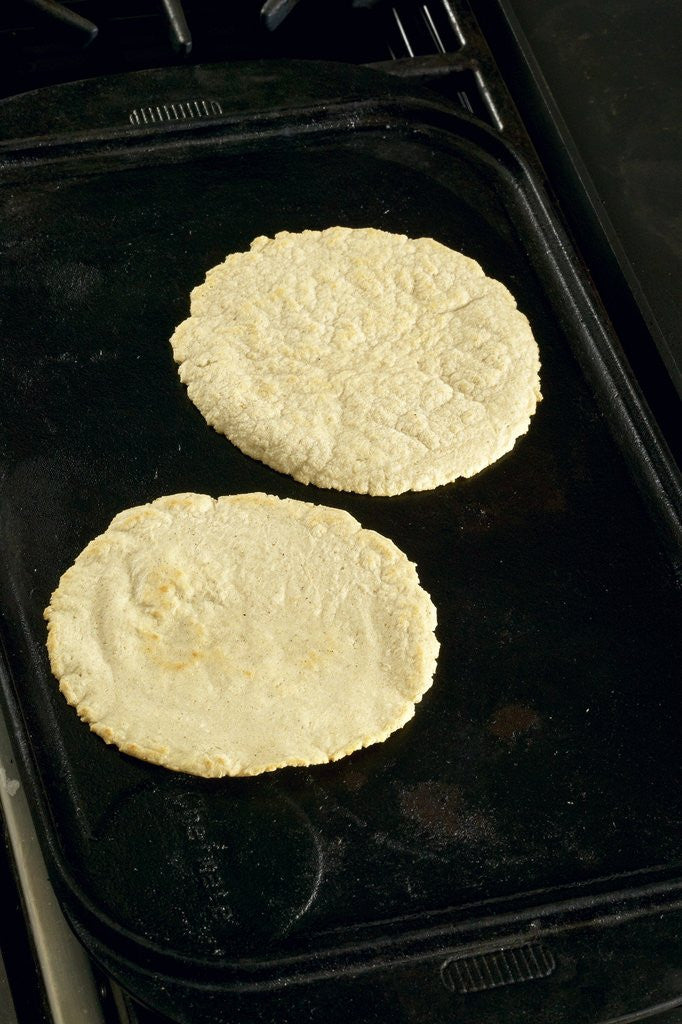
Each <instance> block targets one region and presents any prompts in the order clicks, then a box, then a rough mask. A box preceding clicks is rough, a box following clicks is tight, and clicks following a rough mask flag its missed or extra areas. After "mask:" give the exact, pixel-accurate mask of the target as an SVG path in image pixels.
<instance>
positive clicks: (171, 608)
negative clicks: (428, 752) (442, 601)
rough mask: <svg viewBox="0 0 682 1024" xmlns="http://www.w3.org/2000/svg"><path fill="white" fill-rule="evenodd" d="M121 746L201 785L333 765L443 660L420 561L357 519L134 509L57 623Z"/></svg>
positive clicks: (396, 722)
mask: <svg viewBox="0 0 682 1024" xmlns="http://www.w3.org/2000/svg"><path fill="white" fill-rule="evenodd" d="M45 617H46V619H47V620H48V622H49V626H48V629H49V636H48V645H47V646H48V651H49V655H50V662H51V666H52V671H53V672H54V674H55V676H56V677H57V678H58V679H59V685H60V689H61V691H62V693H63V694H64V696H65V697H66V699H67V701H68V702H69V704H72V705H74V706H75V708H76V710H77V711H78V714H79V715H80V717H81V718H82V719H83V720H84V721H86V722H88V723H89V724H90V728H91V729H93V730H94V731H95V732H96V733H98V734H99V735H100V736H101V737H102V738H103V739H104V740H106V741H107V743H115V744H116V746H118V747H119V748H120V749H121V750H122V751H124V752H125V753H126V754H132V755H133V756H135V757H139V758H142V759H144V760H146V761H152V762H154V763H155V764H159V765H164V766H165V767H166V768H172V769H175V770H176V771H184V772H190V773H192V774H195V775H205V776H222V775H258V774H259V773H261V772H267V771H273V770H274V769H276V768H281V767H283V766H285V765H310V764H318V763H321V762H325V761H334V760H337V759H338V758H341V757H344V756H345V755H346V754H350V753H352V752H353V751H354V750H358V749H359V748H360V747H365V746H367V745H368V744H370V743H378V742H380V741H381V740H384V739H386V737H387V736H388V735H389V734H390V733H392V732H393V731H394V730H396V729H399V728H400V727H401V726H402V725H404V724H405V722H407V721H408V719H410V718H411V717H412V715H413V714H414V705H415V703H416V702H417V701H419V700H421V697H422V695H423V694H424V692H425V691H426V690H427V689H428V688H429V687H430V685H431V682H432V677H433V673H434V670H435V665H436V658H437V654H438V641H437V640H436V637H435V635H434V629H435V626H436V611H435V608H434V606H433V604H432V603H431V600H430V598H429V596H428V594H427V593H426V592H425V591H424V590H423V589H422V588H421V587H420V585H419V581H418V579H417V573H416V570H415V567H414V565H413V564H412V562H410V561H409V560H408V559H407V557H406V556H405V555H404V554H403V553H402V552H401V551H400V550H399V549H398V548H397V547H396V546H395V544H393V543H392V542H391V541H390V540H387V539H386V538H385V537H382V536H381V535H380V534H378V533H374V532H373V531H371V530H365V529H363V528H362V527H361V526H360V524H359V523H358V522H357V521H356V520H355V519H353V517H352V516H350V515H349V514H348V513H347V512H343V511H340V510H339V509H332V508H326V507H324V506H320V505H313V504H309V503H307V502H301V501H293V500H289V499H287V500H281V499H279V498H275V497H272V496H270V495H266V494H240V495H235V496H231V497H222V498H218V499H217V500H216V499H213V498H211V497H208V496H207V495H205V494H175V495H171V496H168V497H163V498H158V499H157V500H156V501H153V502H152V503H151V504H149V505H142V506H139V507H137V508H132V509H128V510H127V511H125V512H121V513H120V514H119V515H117V516H116V518H115V519H114V520H113V522H112V523H111V525H110V526H109V528H108V529H107V530H106V531H105V532H104V533H103V534H102V535H101V536H99V537H97V538H96V539H95V540H93V541H92V542H91V543H90V544H88V546H87V547H86V548H85V550H84V551H83V552H82V553H81V554H80V555H79V556H78V558H77V559H76V561H75V563H74V565H73V566H72V567H71V568H70V569H68V570H67V572H66V573H65V574H64V575H63V576H62V578H61V581H60V583H59V586H58V587H57V589H56V591H55V592H54V594H53V595H52V600H51V603H50V606H49V607H48V608H47V610H46V612H45Z"/></svg>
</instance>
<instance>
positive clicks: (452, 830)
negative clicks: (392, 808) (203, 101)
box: [400, 782, 463, 836]
mask: <svg viewBox="0 0 682 1024" xmlns="http://www.w3.org/2000/svg"><path fill="white" fill-rule="evenodd" d="M400 810H401V811H402V813H403V814H404V815H405V817H407V818H412V820H413V821H416V822H418V823H419V824H420V825H422V826H423V827H424V828H426V829H428V830H429V831H430V832H437V833H438V832H440V833H443V834H444V835H447V836H454V835H456V834H457V833H458V832H459V830H460V827H461V823H462V811H463V807H462V793H461V791H460V789H459V786H453V785H449V784H448V783H445V782H419V783H417V785H416V786H410V787H409V788H406V789H404V790H403V791H402V792H401V794H400Z"/></svg>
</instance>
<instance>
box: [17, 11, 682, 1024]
mask: <svg viewBox="0 0 682 1024" xmlns="http://www.w3.org/2000/svg"><path fill="white" fill-rule="evenodd" d="M549 6H551V5H549ZM528 17H529V16H528V11H527V10H526V5H524V4H522V3H520V4H517V5H514V4H508V3H506V0H490V2H483V3H480V4H478V5H475V6H474V10H472V8H471V7H469V6H468V5H467V3H466V2H464V0H428V2H426V3H423V2H413V0H402V2H399V3H393V2H387V0H354V2H351V0H328V2H320V0H299V2H298V3H297V2H295V0H268V2H266V3H265V4H263V5H262V6H261V5H260V4H259V3H254V2H246V0H242V2H234V3H223V4H217V3H215V2H208V0H206V2H201V0H185V2H184V3H182V4H181V3H180V2H178V0H163V2H161V0H124V2H122V3H117V4H111V3H106V2H104V0H79V2H76V0H74V2H72V3H68V4H58V3H55V2H53V0H30V2H28V0H26V2H23V3H20V2H18V0H16V2H14V3H13V4H10V5H8V6H6V7H5V8H4V9H3V12H2V13H1V14H0V69H1V70H0V96H3V97H12V96H16V95H18V94H20V93H23V92H26V91H29V90H33V89H37V88H49V87H51V86H55V85H58V84H60V83H64V82H73V81H76V80H81V79H86V78H100V77H101V76H104V75H110V74H121V73H126V72H133V71H141V70H145V69H149V68H160V67H169V68H172V67H178V66H180V67H181V66H183V65H186V64H189V65H201V64H213V63H216V62H221V63H223V62H227V63H230V62H237V61H252V60H263V59H266V60H267V59H290V58H292V59H293V58H295V59H302V60H330V61H340V62H347V63H352V64H356V65H366V66H368V67H370V68H373V69H378V70H381V71H384V72H387V73H389V74H391V75H393V76H395V77H396V78H397V79H400V80H402V81H403V82H411V83H413V84H414V87H415V89H416V90H422V89H427V90H430V91H432V92H433V93H435V94H437V96H438V97H439V99H440V100H441V101H444V102H445V103H447V104H451V105H452V107H453V109H457V110H462V111H464V112H465V113H466V114H467V115H469V116H471V117H473V118H475V119H477V120H478V121H480V122H481V123H483V124H485V125H486V126H487V127H489V128H490V129H492V130H493V131H494V132H498V133H499V134H500V136H501V137H502V138H504V139H505V140H506V141H507V142H509V143H511V144H512V146H513V147H514V148H515V149H516V151H517V152H519V153H521V155H522V156H523V158H524V159H525V161H526V162H527V164H528V165H529V166H530V167H531V168H532V169H533V171H534V172H535V174H536V176H537V178H538V179H539V180H541V182H542V183H543V185H544V187H545V188H546V190H547V191H548V192H549V194H550V196H551V198H552V199H553V202H554V204H555V206H556V208H557V209H558V210H559V213H560V214H561V215H562V216H563V219H564V223H565V226H566V227H567V229H568V231H569V233H571V234H572V236H573V238H574V239H575V242H576V245H577V249H578V252H579V255H580V257H581V259H582V260H583V262H584V264H585V265H586V267H587V271H588V273H589V276H590V277H591V280H592V282H593V283H594V285H595V287H596V292H597V293H598V298H599V300H600V301H601V302H602V303H603V305H604V306H605V308H606V312H607V313H608V316H609V317H610V319H611V322H612V323H613V325H614V327H615V328H616V332H617V333H618V335H619V338H620V341H621V344H622V346H623V349H624V351H625V355H626V356H627V358H628V359H629V362H630V365H631V367H632V368H633V370H634V373H635V376H636V377H637V379H638V382H639V385H640V388H641V390H642V391H643V393H644V396H645V398H646V400H647V401H648V404H649V406H650V407H651V410H652V411H653V415H654V419H655V421H656V424H657V428H658V430H659V431H660V433H661V435H662V438H663V439H664V442H665V441H667V444H668V446H669V448H670V449H671V450H673V453H674V454H679V438H678V436H677V432H676V429H675V427H676V424H677V422H678V400H679V394H678V391H677V386H678V384H679V379H680V377H679V374H680V363H681V359H682V352H681V349H680V345H679V339H678V338H675V337H674V336H673V334H672V333H671V330H670V318H669V298H668V294H667V292H666V294H665V295H664V296H663V298H662V299H660V296H659V299H660V305H657V302H658V299H657V294H656V291H655V288H654V289H653V290H652V286H651V283H650V281H649V280H648V278H647V275H646V274H640V273H638V260H640V258H641V254H640V250H639V249H638V248H637V241H636V238H635V235H634V234H632V235H630V234H628V233H627V232H625V231H621V232H620V233H619V231H618V230H617V228H616V227H614V222H616V223H617V222H618V215H619V212H620V208H619V207H618V204H617V203H615V204H614V206H613V209H612V208H611V206H610V205H609V202H608V199H609V197H608V196H602V195H600V193H599V191H598V189H597V187H596V185H595V181H594V180H593V179H594V177H597V175H595V174H594V173H593V172H592V171H591V168H590V167H589V166H587V165H586V163H585V161H584V160H583V158H582V154H581V152H580V149H579V148H578V146H576V141H575V138H574V137H573V136H572V135H571V132H570V131H569V130H568V128H567V126H566V123H565V120H564V118H563V116H562V111H561V110H560V109H559V108H558V107H557V105H556V98H555V97H553V96H552V94H551V93H550V92H549V90H548V88H547V83H546V80H545V74H544V73H543V68H542V67H540V66H539V65H538V63H537V59H536V54H535V53H534V51H533V50H532V49H531V46H530V45H529V43H528V41H527V38H526V36H525V34H524V31H523V27H522V23H521V21H520V20H519V18H521V19H522V20H524V21H525V23H526V24H531V22H529V21H528ZM538 48H539V49H541V46H539V47H538ZM547 70H551V69H548V68H545V69H544V71H545V72H546V71H547ZM547 77H551V75H548V76H547ZM211 102H213V103H215V102H217V101H215V100H210V99H208V100H207V99H196V100H192V99H189V98H188V100H187V101H183V102H182V103H179V104H176V105H175V106H173V104H171V107H172V108H173V109H170V108H169V109H167V108H166V107H164V106H158V105H156V104H154V103H151V104H150V105H149V106H145V105H142V106H137V107H135V108H133V109H131V111H130V113H129V116H130V123H131V124H132V125H134V126H139V127H144V126H145V125H146V124H148V123H149V124H152V125H153V124H155V123H157V122H159V121H165V120H172V119H175V120H177V119H179V118H183V119H189V120H201V119H202V118H209V119H210V117H211V115H212V114H215V113H216V112H218V113H219V112H220V111H216V110H215V109H213V108H211V106H210V104H211ZM573 134H574V135H575V131H574V133H573ZM637 216H639V214H638V213H637ZM635 219H637V217H635ZM624 235H627V237H628V238H629V240H630V246H631V247H630V249H629V250H628V249H626V247H625V246H624V244H623V241H622V236H624ZM633 239H634V241H633ZM665 244H666V245H668V244H669V245H670V246H671V247H672V246H673V243H672V242H668V240H666V242H665ZM642 251H643V250H642ZM3 729H4V726H3ZM0 754H1V760H2V766H3V767H2V773H3V774H2V778H1V779H0V783H1V787H2V795H3V806H4V808H5V820H6V831H7V835H8V846H9V848H10V850H11V853H10V857H9V859H8V863H7V865H5V871H4V876H5V890H6V893H7V899H8V901H9V902H10V903H11V904H12V905H14V906H15V912H14V913H13V915H12V916H11V924H10V923H9V922H10V918H8V919H7V921H8V923H6V924H5V926H4V934H3V953H4V955H5V960H6V964H7V975H8V977H9V987H10V988H11V990H12V992H13V994H14V1004H15V1009H16V1015H17V1018H18V1020H19V1024H27V1022H29V1021H30V1022H31V1024H34V1022H36V1024H37V1022H38V1021H45V1022H46V1024H47V1022H50V1024H52V1022H53V1024H80V1022H81V1021H82V1022H84V1024H85V1022H90V1024H112V1022H115V1021H119V1022H121V1024H155V1022H156V1024H160V1022H161V1021H162V1018H161V1017H160V1016H159V1015H157V1014H155V1013H153V1012H152V1011H150V1010H145V1009H143V1008H141V1007H140V1006H138V1005H137V1004H136V1003H134V1002H133V1001H132V1000H131V999H129V998H128V997H127V996H126V995H125V994H124V993H123V991H122V990H121V989H120V988H119V987H118V986H117V985H116V984H115V983H114V982H112V981H111V980H110V979H109V978H107V977H106V975H105V974H104V973H103V972H102V971H100V970H99V969H98V968H97V967H95V966H94V965H93V963H92V962H91V961H90V959H89V958H88V957H87V956H86V955H85V953H84V952H83V950H82V948H81V946H80V945H79V944H78V943H77V942H76V941H75V940H74V939H73V937H72V934H71V931H70V929H69V928H68V926H67V925H66V923H65V921H64V919H63V917H62V916H61V912H60V910H59V906H58V904H57V902H56V900H55V898H54V895H53V893H52V891H51V888H50V884H49V882H48V880H47V876H46V873H45V867H44V864H43V863H42V859H41V857H40V854H39V852H38V845H37V840H36V838H35V832H34V830H33V826H32V822H31V816H30V812H29V808H28V805H25V802H24V799H23V794H22V792H21V790H20V787H19V785H18V781H17V780H18V776H17V774H16V773H15V771H14V768H13V756H12V752H11V745H10V743H9V740H8V738H7V737H6V736H5V735H0ZM10 862H11V866H10ZM14 878H16V879H17V880H18V890H17V892H18V895H15V889H14V888H13V885H14V882H13V879H14ZM22 920H23V921H25V922H26V923H27V928H26V932H25V936H24V935H23V933H22ZM10 927H11V929H12V934H11V935H10V934H9V929H10ZM533 955H537V956H540V954H536V953H534V954H533ZM543 963H544V961H543ZM549 963H550V961H549V960H548V961H547V962H546V965H545V966H546V967H547V965H548V964H549ZM36 965H37V970H36ZM472 969H473V968H472ZM477 969H480V966H479V968H477ZM520 969H521V968H520ZM547 969H548V970H549V967H547ZM467 970H469V968H467ZM528 970H531V968H528ZM529 977H530V975H529ZM456 983H457V982H453V984H456ZM459 983H460V984H464V985H465V987H466V984H468V982H466V979H465V981H464V982H462V981H461V979H460V982H459ZM472 984H474V983H473V982H472ZM483 987H485V985H484V986H483ZM2 997H3V979H2V975H1V974H0V1000H1V999H2ZM5 999H6V1002H7V1005H8V1007H9V1002H8V1000H7V995H5ZM653 1001H654V1002H655V999H654V1000H653ZM680 1002H681V1001H680V1000H677V999H676V998H673V999H672V1000H671V999H660V1000H659V1003H660V1006H659V1009H660V1012H661V1014H670V1013H673V1014H674V1013H675V1012H677V1011H676V1009H675V1008H676V1007H678V1006H679V1005H680ZM468 1005H470V1004H468ZM0 1009H2V1004H1V1003H0ZM10 1012H11V1011H10V1010H9V1008H8V1010H7V1013H8V1014H9V1013H10ZM471 1012H472V1013H473V1012H474V1011H471ZM3 1019H4V1018H3ZM7 1019H8V1020H12V1018H11V1016H8V1018H7ZM467 1019H471V1020H472V1021H474V1020H478V1019H479V1018H477V1017H476V1016H475V1015H474V1016H471V1017H468V1018H467ZM595 1019H596V1018H595ZM618 1019H619V1020H621V1019H622V1020H623V1021H624V1020H626V1019H628V1020H629V1019H635V1018H634V1017H630V1016H628V1017H622V1018H620V1017H619V1018H618ZM662 1019H666V1020H670V1021H672V1020H674V1019H676V1018H675V1017H674V1016H667V1017H665V1018H662ZM415 1020H416V1018H415ZM426 1020H427V1018H424V1022H425V1024H426ZM480 1020H481V1022H483V1021H484V1020H487V1018H484V1017H481V1018H480ZM615 1020H616V1018H614V1024H615Z"/></svg>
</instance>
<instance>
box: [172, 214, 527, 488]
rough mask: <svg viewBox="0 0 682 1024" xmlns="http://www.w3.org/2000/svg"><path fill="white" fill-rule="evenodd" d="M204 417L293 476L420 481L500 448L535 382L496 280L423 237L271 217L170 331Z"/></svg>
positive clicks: (491, 456)
mask: <svg viewBox="0 0 682 1024" xmlns="http://www.w3.org/2000/svg"><path fill="white" fill-rule="evenodd" d="M171 344H172V346H173V353H174V357H175V360H176V362H178V363H179V364H180V378H181V380H182V381H184V383H185V384H187V390H188V394H189V397H190V399H191V400H192V401H193V402H194V404H195V405H196V406H197V407H198V408H199V410H200V411H201V413H202V414H203V415H204V417H205V418H206V420H207V421H208V423H209V424H210V425H211V426H213V427H215V429H216V430H217V431H219V432H220V433H223V434H226V435H227V437H228V438H229V439H230V440H231V441H233V442H234V443H235V444H236V445H237V446H238V447H239V448H240V449H241V450H242V451H243V452H245V453H246V454H247V455H251V456H252V457H254V458H256V459H260V460H261V461H262V462H265V463H266V464H267V465H269V466H271V467H273V468H274V469H277V470H280V471H281V472H283V473H289V474H290V475H291V476H293V477H294V478H295V479H296V480H299V481H301V482H302V483H306V484H307V483H313V484H316V485H317V486H319V487H331V488H337V489H339V490H346V491H356V492H359V493H362V494H364V493H369V494H384V495H387V494H400V493H402V492H403V491H407V490H414V491H421V490H428V489H429V488H432V487H436V486H438V485H439V484H444V483H448V482H450V481H452V480H455V479H457V478H458V477H468V476H472V475H473V474H474V473H477V472H478V471H479V470H481V469H483V468H485V467H486V466H488V465H489V464H490V463H491V462H494V461H495V459H498V458H499V457H500V456H501V455H503V454H504V453H505V452H508V451H509V450H510V449H511V448H512V446H513V444H514V442H515V440H516V438H517V437H519V436H520V435H521V434H523V433H525V432H526V430H527V429H528V426H529V423H530V417H531V415H532V414H533V412H534V411H535V406H536V403H537V401H538V400H539V398H540V385H539V378H538V371H539V367H540V360H539V355H538V347H537V345H536V343H535V340H534V339H533V335H532V333H531V330H530V327H529V325H528V321H527V320H526V318H525V316H524V315H523V314H522V313H520V312H519V311H518V310H517V308H516V302H515V301H514V299H513V297H512V296H511V294H510V293H509V292H508V291H507V289H506V288H505V287H504V285H502V284H500V282H499V281H494V280H492V279H491V278H489V277H486V276H485V274H484V273H483V270H482V269H481V267H480V266H479V264H478V263H476V262H475V261H474V260H472V259H469V258H468V257H467V256H463V255H462V254H461V253H458V252H455V251H453V250H452V249H448V248H447V247H446V246H444V245H441V244H440V243H439V242H436V241H434V240H433V239H431V238H417V239H410V238H407V237H405V235H396V234H391V233H389V232H386V231H378V230H376V229H374V228H357V229H352V228H341V227H334V228H328V229H327V230H325V231H303V232H301V233H300V234H292V233H290V232H287V231H282V232H280V233H279V234H278V235H276V236H275V238H274V239H270V238H265V237H260V238H256V239H255V241H253V242H252V243H251V249H250V251H249V252H243V253H233V254H232V255H230V256H228V257H227V259H226V260H225V262H224V263H222V264H221V265H220V266H218V267H214V268H213V269H212V270H210V271H209V272H208V274H207V275H206V281H205V283H204V284H202V285H200V286H199V287H198V288H195V289H194V291H193V292H192V298H191V315H190V317H189V319H187V320H185V321H184V322H183V323H181V324H180V325H179V327H178V328H177V329H176V331H175V333H174V334H173V337H172V339H171Z"/></svg>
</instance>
